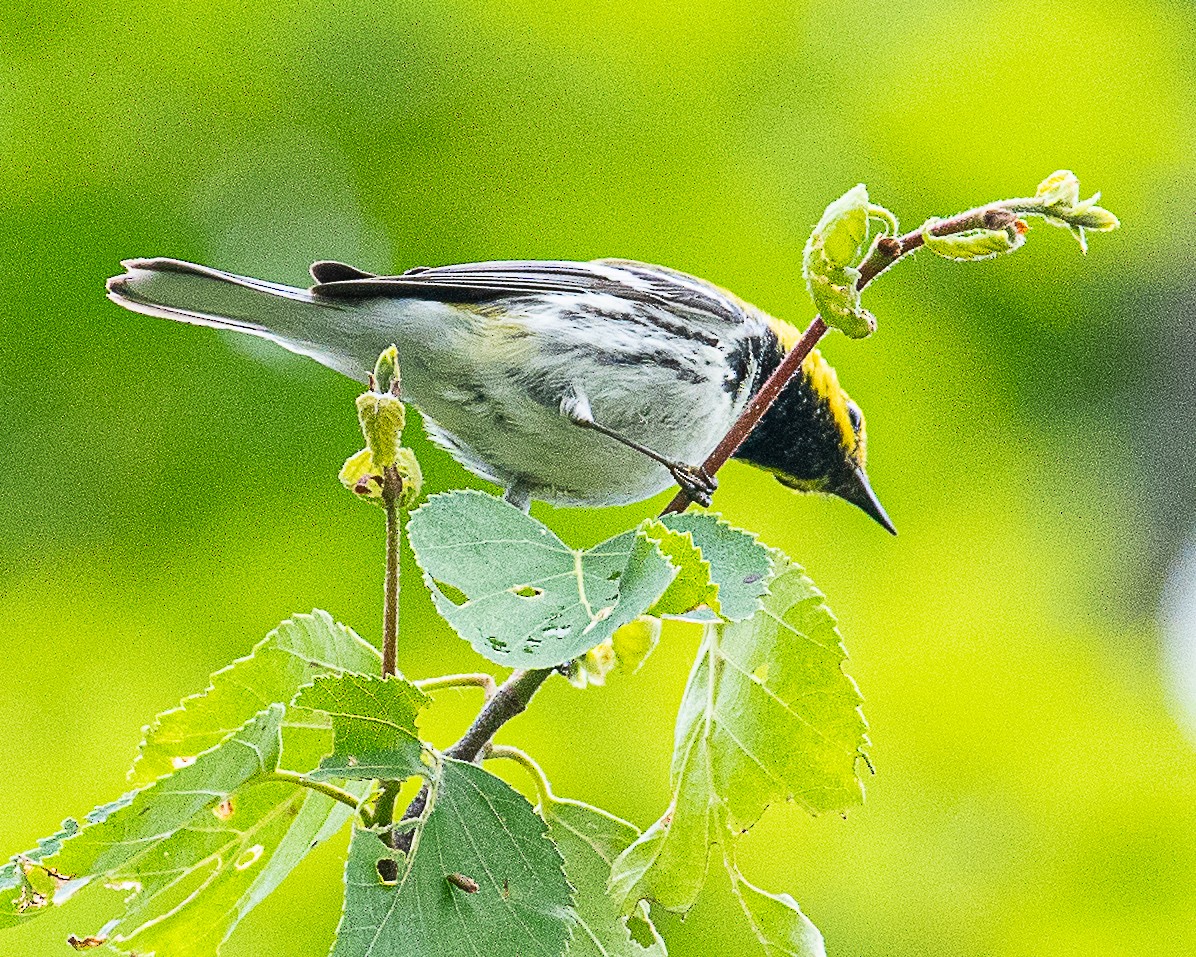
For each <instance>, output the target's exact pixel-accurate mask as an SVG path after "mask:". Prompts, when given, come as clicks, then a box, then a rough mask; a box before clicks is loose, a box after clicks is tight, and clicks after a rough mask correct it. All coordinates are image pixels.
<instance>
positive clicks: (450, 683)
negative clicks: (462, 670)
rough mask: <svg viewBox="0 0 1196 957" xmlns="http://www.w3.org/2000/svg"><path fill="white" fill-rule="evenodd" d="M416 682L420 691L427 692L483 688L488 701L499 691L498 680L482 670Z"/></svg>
mask: <svg viewBox="0 0 1196 957" xmlns="http://www.w3.org/2000/svg"><path fill="white" fill-rule="evenodd" d="M414 684H415V687H417V688H419V690H420V691H426V692H434V691H443V690H444V689H446V688H481V689H482V693H483V694H485V696H486V700H487V701H489V700H490V699H491V698H493V697H494V694H495V692H496V691H498V682H496V681H495V680H494V678H493V677H492V676H490V675H488V674H484V673H482V672H477V673H474V674H464V675H441V676H439V677H437V678H424V679H423V680H422V681H416V682H414Z"/></svg>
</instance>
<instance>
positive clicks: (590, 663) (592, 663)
mask: <svg viewBox="0 0 1196 957" xmlns="http://www.w3.org/2000/svg"><path fill="white" fill-rule="evenodd" d="M612 640H613V639H611V638H607V639H606V640H605V641H604V642H602V643H601V644H599V645H596V646H595V647H593V648H591V649H590V650H589V651H587V652H586V653H585V654H584V655H582V656H581V657H580V658H574V659H573V660H572V661H571V662H569V674H568V678H569V684H571V685H573V687H574V688H586V687H588V686H589V685H604V684H606V676H607V675H608V674H610V673H611V672H612V671H614V670H615V666H616V665H617V664H618V663H619V661H618V659H617V658H616V657H615V651H614V648H613V646H612Z"/></svg>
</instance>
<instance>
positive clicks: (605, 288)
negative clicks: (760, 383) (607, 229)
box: [311, 259, 745, 325]
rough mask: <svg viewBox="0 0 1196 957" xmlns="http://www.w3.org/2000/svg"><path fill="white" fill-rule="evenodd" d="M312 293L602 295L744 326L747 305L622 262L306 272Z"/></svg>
mask: <svg viewBox="0 0 1196 957" xmlns="http://www.w3.org/2000/svg"><path fill="white" fill-rule="evenodd" d="M312 278H313V279H314V280H315V282H316V284H315V285H314V286H312V290H311V291H312V292H313V293H314V294H316V295H317V296H323V297H326V298H332V299H340V298H344V299H361V298H372V297H389V298H402V299H435V300H439V301H442V302H487V301H490V300H495V299H504V298H512V297H520V296H529V295H531V296H534V295H543V294H551V293H575V294H583V293H605V294H608V295H614V296H618V297H620V298H622V299H628V300H631V301H633V302H644V303H649V304H652V305H656V306H665V307H672V308H682V309H686V310H692V311H694V312H699V313H703V314H705V316H706V317H708V318H710V319H715V320H718V321H721V322H725V323H730V324H734V325H739V324H742V323H743V321H744V317H745V306H744V304H743V303H742V302H741V301H740V300H739V299H737V298H736V297H735V296H733V295H731V294H730V293H729V292H726V291H724V290H722V289H719V288H718V287H717V286H715V285H713V284H712V283H708V282H706V281H704V280H702V279H698V278H696V277H694V276H689V275H686V274H685V273H683V272H678V271H676V270H673V269H667V268H665V267H664V266H653V265H649V264H647V263H638V262H632V261H631V260H625V259H600V260H596V261H595V262H589V263H583V262H567V261H563V260H519V259H516V260H502V261H495V262H482V263H462V264H460V265H455V266H432V267H427V266H420V267H417V268H415V269H409V270H407V272H405V273H403V274H402V275H400V276H374V275H371V274H369V273H364V272H361V271H360V270H357V269H354V268H353V267H352V266H346V265H344V264H343V263H333V262H319V263H316V264H315V265H313V266H312Z"/></svg>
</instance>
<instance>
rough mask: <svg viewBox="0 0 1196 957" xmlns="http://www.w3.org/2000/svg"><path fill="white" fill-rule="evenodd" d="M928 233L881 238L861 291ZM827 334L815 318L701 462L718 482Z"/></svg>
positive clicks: (974, 223) (992, 221) (995, 220)
mask: <svg viewBox="0 0 1196 957" xmlns="http://www.w3.org/2000/svg"><path fill="white" fill-rule="evenodd" d="M1016 218H1017V217H1016V216H1015V215H1014V214H1013V213H1011V212H1008V211H1007V210H1005V209H1002V208H1001V207H1000V206H999V205H990V206H981V207H977V208H976V209H970V210H968V211H967V212H966V213H960V214H959V215H958V216H953V217H952V218H951V219H945V220H943V221H942V222H941V223H937V224H936V225H934V226H933V227H931V229H930V232H931V233H932V234H934V235H935V236H947V235H950V234H952V233H961V232H966V231H967V230H969V229H981V228H983V229H1002V228H1004V227H1005V226H1008V225H1009V224H1011V223H1012V222H1014V221H1015V220H1016ZM923 228H924V227H920V228H918V229H915V230H913V231H912V232H908V233H906V234H905V235H904V236H901V237H893V236H882V237H881V238H880V239H879V240H877V242H876V243H875V245H874V246H873V247H872V250H871V252H870V253H869V255H868V257H867V259H865V260H864V262H863V263H862V264H861V265H860V278H859V280H858V281H857V282H856V288H857V289H863V288H864V287H865V286H866V285H868V283H870V282H872V280H873V279H875V278H876V277H877V276H879V275H880V274H881V273H882V272H884V271H885V270H886V269H888V268H889V267H890V266H891V265H893V263H895V262H896V261H897V260H898V259H900V258H901V257H902V256H908V255H909V254H910V253H912V252H913V251H914V250H916V249H919V248H920V247H921V246H922V245H923V244H924V243H925V241H926V240H925V238H924V237H923V235H922V232H923ZM828 331H829V330H828V328H827V325H826V323H825V322H823V321H822V317H821V316H815V317H814V321H813V322H811V323H810V325H809V327H808V328H807V329H806V331H805V332H804V333H802V336H801V338H800V339H798V340H797V343H796V344H795V345H794V347H793V348H792V349H790V350H789V352H788V353H787V354H786V355H785V358H784V359H782V360H781V364H780V365H779V366H777V367H776V369H775V370H774V371H773V373H772V375H770V376H769V377H768V379H767V380H765V382H764V385H762V386H761V387H760V391H759V392H757V393H756V394H755V395H754V396H752V399H751V401H750V402H749V403H748V404H747V407H746V408H745V409H744V410H743V412H742V413H741V414H740V416H739V418H738V419H736V420H735V424H734V425H733V426H731V430H730V431H729V432H728V433H727V434H726V435H724V436H723V438H722V441H721V442H719V443H718V445H717V446H715V449H714V451H713V452H711V453H710V455H709V456H707V458H706V461H705V462H703V463H702V468H703V469H704V470H705V472H706V474H707V475H710V476H711V477H713V476H714V475H716V474H718V470H719V469H721V468H722V467H723V466H724V465H726V464H727V460H728V459H730V458H731V456H732V455H734V454H735V452H736V450H737V449H738V448H739V447H740V446H741V445H743V443H744V442H746V441H747V437H748V436H749V435H751V434H752V430H753V429H754V428H755V427H756V426H757V425H758V424H759V423H760V420H761V419H762V418H764V413H766V412H767V411H768V410H769V408H771V406H772V404H773V403H774V402H775V401H776V400H777V397H778V396H780V394H781V392H783V391H784V389H785V386H787V385H788V384H789V380H790V379H792V378H793V376H794V375H796V374H797V371H798V370H799V369H800V368H801V364H802V363H803V362H804V361H805V359H806V356H808V355H809V354H810V353H811V352H813V351H814V347H815V346H816V345H818V341H819V340H820V339H821V338H822V337H823V336H824V335H826V333H827V332H828ZM689 506H690V498H689V496H688V495H686V494H685V492H684V491H679V492H678V493H677V494H676V495H675V496H673V500H672V501H671V502H669V504H668V505H666V506H665V508H664V511H663V512H661V513H660V514H661V515H670V514H673V513H675V512H684V511H685V510H686V509H687V508H689Z"/></svg>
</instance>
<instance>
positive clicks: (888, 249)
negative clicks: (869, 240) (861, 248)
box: [876, 236, 901, 259]
mask: <svg viewBox="0 0 1196 957" xmlns="http://www.w3.org/2000/svg"><path fill="white" fill-rule="evenodd" d="M876 248H877V249H878V250H879V251H880V252H882V253H884V254H885V255H886V256H888V257H889V258H890V259H896V258H897V257H898V256H900V255H901V243H900V242H898V241H897V240H896V239H895V238H894V237H892V236H881V237H880V239H878V240H877V241H876Z"/></svg>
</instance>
